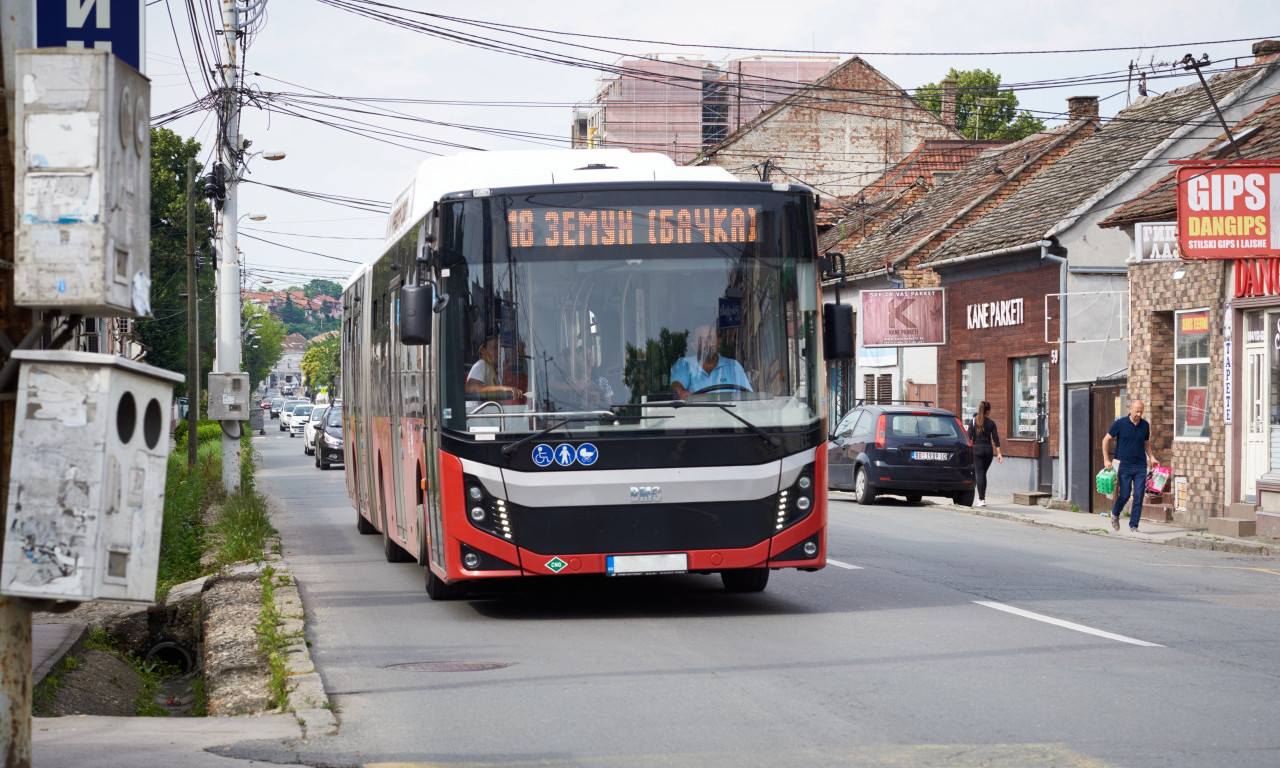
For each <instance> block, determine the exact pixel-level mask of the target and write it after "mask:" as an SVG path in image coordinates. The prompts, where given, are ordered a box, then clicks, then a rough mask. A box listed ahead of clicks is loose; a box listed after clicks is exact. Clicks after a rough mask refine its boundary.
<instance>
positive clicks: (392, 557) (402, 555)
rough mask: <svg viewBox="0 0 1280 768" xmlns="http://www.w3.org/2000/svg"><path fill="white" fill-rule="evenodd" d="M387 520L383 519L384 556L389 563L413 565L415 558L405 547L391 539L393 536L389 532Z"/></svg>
mask: <svg viewBox="0 0 1280 768" xmlns="http://www.w3.org/2000/svg"><path fill="white" fill-rule="evenodd" d="M387 529H388V526H387V519H386V518H385V517H384V518H382V554H383V555H384V556H385V557H386V558H387V562H388V563H412V562H413V556H412V555H410V554H409V553H408V552H406V551H405V550H404V547H402V546H400V545H399V544H397V543H396V542H395V539H393V538H391V534H390V533H388V532H387Z"/></svg>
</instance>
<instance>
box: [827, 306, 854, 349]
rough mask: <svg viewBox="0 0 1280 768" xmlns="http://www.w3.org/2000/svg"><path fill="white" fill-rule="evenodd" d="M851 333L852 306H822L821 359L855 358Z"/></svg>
mask: <svg viewBox="0 0 1280 768" xmlns="http://www.w3.org/2000/svg"><path fill="white" fill-rule="evenodd" d="M855 346H856V344H855V341H854V333H853V305H852V304H823V305H822V357H823V359H825V360H852V359H853V358H854V357H856V356H857V350H856V349H855Z"/></svg>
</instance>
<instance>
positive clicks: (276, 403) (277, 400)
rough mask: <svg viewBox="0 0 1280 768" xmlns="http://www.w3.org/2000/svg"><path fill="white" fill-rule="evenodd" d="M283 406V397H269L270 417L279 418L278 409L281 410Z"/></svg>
mask: <svg viewBox="0 0 1280 768" xmlns="http://www.w3.org/2000/svg"><path fill="white" fill-rule="evenodd" d="M283 408H284V398H283V397H273V398H271V418H273V419H278V418H280V411H281V410H282V409H283Z"/></svg>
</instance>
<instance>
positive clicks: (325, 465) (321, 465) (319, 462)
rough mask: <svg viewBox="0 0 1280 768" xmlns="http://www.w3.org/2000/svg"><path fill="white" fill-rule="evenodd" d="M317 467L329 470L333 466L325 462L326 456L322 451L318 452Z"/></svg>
mask: <svg viewBox="0 0 1280 768" xmlns="http://www.w3.org/2000/svg"><path fill="white" fill-rule="evenodd" d="M316 466H317V467H319V468H320V469H324V470H327V469H328V468H329V467H331V466H333V465H332V464H330V463H329V462H327V461H325V460H324V456H322V455H321V454H320V451H316Z"/></svg>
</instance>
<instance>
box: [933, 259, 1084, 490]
mask: <svg viewBox="0 0 1280 768" xmlns="http://www.w3.org/2000/svg"><path fill="white" fill-rule="evenodd" d="M1058 281H1059V270H1058V268H1057V266H1056V265H1050V266H1045V267H1040V268H1036V269H1029V270H1022V271H1017V272H1012V273H1008V274H1005V275H1002V276H1000V277H999V278H998V279H996V278H992V277H986V276H983V277H978V278H975V279H969V280H957V281H955V282H947V283H946V286H947V290H948V291H949V296H948V300H947V303H948V333H947V344H946V345H944V346H943V347H942V348H940V349H939V352H938V359H939V366H938V397H939V401H940V405H941V406H942V407H944V408H949V409H952V410H954V411H955V412H956V413H958V414H960V415H961V417H962V418H963V419H964V421H965V423H966V424H968V423H969V421H970V420H971V419H972V418H973V417H974V416H975V415H976V414H977V413H978V406H979V404H980V403H981V402H982V401H984V400H985V401H987V402H989V403H990V404H991V414H990V418H991V419H992V420H994V421H995V422H996V426H997V428H998V429H999V434H1000V438H1001V446H1002V452H1003V454H1004V459H1005V460H1004V462H1003V464H1001V465H994V466H992V468H991V470H990V473H989V475H988V477H989V483H990V489H991V490H990V491H989V493H991V494H994V495H997V496H1011V495H1012V494H1013V493H1014V492H1019V493H1026V492H1041V493H1045V494H1050V493H1052V492H1053V485H1054V477H1055V462H1056V460H1057V456H1058V446H1057V443H1058V440H1057V437H1058V426H1057V424H1058V422H1057V413H1058V389H1059V388H1058V348H1057V345H1055V344H1051V343H1049V342H1048V341H1046V322H1045V295H1046V294H1052V293H1055V292H1056V291H1057V290H1058V285H1059V282H1058ZM1048 326H1049V328H1048V331H1049V336H1048V338H1057V337H1056V333H1057V329H1056V326H1057V321H1056V318H1051V319H1050V321H1049V323H1048Z"/></svg>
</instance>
